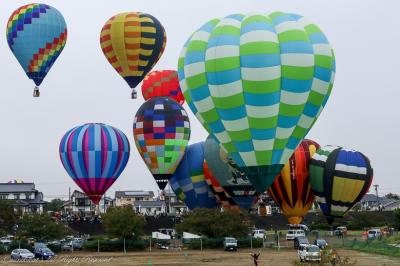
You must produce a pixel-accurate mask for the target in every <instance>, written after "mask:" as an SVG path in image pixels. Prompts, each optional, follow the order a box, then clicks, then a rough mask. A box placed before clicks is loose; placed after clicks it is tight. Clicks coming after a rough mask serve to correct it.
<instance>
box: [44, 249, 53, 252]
mask: <svg viewBox="0 0 400 266" xmlns="http://www.w3.org/2000/svg"><path fill="white" fill-rule="evenodd" d="M42 251H43V252H51V250H50V249H49V248H43V249H42Z"/></svg>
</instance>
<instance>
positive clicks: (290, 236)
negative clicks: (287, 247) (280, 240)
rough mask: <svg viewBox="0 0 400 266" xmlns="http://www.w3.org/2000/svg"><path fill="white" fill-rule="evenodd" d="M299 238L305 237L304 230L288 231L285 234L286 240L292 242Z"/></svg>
mask: <svg viewBox="0 0 400 266" xmlns="http://www.w3.org/2000/svg"><path fill="white" fill-rule="evenodd" d="M299 236H306V233H305V232H304V230H289V231H288V232H287V234H286V240H294V239H295V238H296V237H299Z"/></svg>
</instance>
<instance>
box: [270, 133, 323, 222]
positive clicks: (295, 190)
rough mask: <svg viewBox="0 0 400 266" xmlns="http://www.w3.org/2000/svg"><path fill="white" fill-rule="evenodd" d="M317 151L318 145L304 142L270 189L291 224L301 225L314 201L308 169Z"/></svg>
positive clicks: (307, 141) (310, 141)
mask: <svg viewBox="0 0 400 266" xmlns="http://www.w3.org/2000/svg"><path fill="white" fill-rule="evenodd" d="M317 149H319V145H318V143H316V142H314V141H312V140H307V139H305V140H303V141H302V142H301V143H300V145H299V146H298V147H297V149H296V150H295V151H294V153H293V155H292V156H291V157H290V159H289V161H288V162H287V163H286V164H285V166H284V167H283V169H282V171H281V173H280V174H279V175H278V176H277V177H276V178H275V180H274V182H273V183H272V185H271V187H270V188H269V189H268V194H269V195H270V196H271V197H272V199H273V200H274V201H275V203H276V205H278V206H279V207H280V209H281V210H282V212H283V214H284V215H285V216H286V217H287V218H288V220H289V223H290V224H299V223H301V221H302V220H303V217H304V216H305V215H306V214H307V212H308V210H309V209H310V208H311V206H312V203H313V201H314V194H313V193H312V191H311V186H310V181H309V172H308V167H309V163H310V160H311V157H312V156H313V155H314V153H315V152H316V151H317Z"/></svg>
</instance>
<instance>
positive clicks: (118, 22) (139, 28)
mask: <svg viewBox="0 0 400 266" xmlns="http://www.w3.org/2000/svg"><path fill="white" fill-rule="evenodd" d="M100 44H101V48H102V50H103V53H104V55H105V56H106V58H107V60H108V62H110V64H111V65H112V66H113V68H114V69H115V70H116V71H117V72H118V74H120V75H121V77H123V78H124V79H125V81H126V82H127V83H128V84H129V86H130V87H131V88H132V89H134V88H135V87H136V86H137V85H138V84H139V83H140V82H141V81H142V80H143V78H144V77H145V76H146V74H147V73H149V72H150V70H151V69H152V68H153V67H154V65H155V64H156V63H157V61H158V60H159V59H160V57H161V55H162V53H163V52H164V49H165V44H166V34H165V30H164V27H163V26H162V25H161V23H160V22H159V21H158V20H157V19H156V18H155V17H153V16H151V15H149V14H145V13H140V12H128V13H121V14H118V15H116V16H114V17H112V18H110V19H109V20H108V21H107V23H106V24H105V25H104V27H103V29H102V30H101V35H100Z"/></svg>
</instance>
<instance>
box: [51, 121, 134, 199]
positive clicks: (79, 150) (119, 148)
mask: <svg viewBox="0 0 400 266" xmlns="http://www.w3.org/2000/svg"><path fill="white" fill-rule="evenodd" d="M129 150H130V148H129V141H128V139H127V137H126V136H125V134H124V133H123V132H122V131H120V130H119V129H117V128H114V127H112V126H108V125H106V124H98V123H91V124H84V125H82V126H78V127H75V128H73V129H71V130H70V131H68V132H67V133H66V134H65V135H64V137H63V138H62V139H61V142H60V148H59V152H60V158H61V162H62V164H63V166H64V168H65V170H66V171H67V172H68V174H69V176H70V177H71V178H72V179H73V180H74V181H75V183H76V184H77V185H78V186H79V187H80V188H81V189H82V190H83V191H84V192H85V193H86V195H87V196H88V197H89V198H90V199H91V200H92V201H93V203H94V204H98V203H99V201H100V199H101V197H102V196H103V194H104V193H105V192H106V191H107V190H108V189H109V188H110V187H111V185H112V184H113V183H114V182H115V180H117V178H118V177H119V176H120V174H121V173H122V171H123V170H124V169H125V166H126V164H127V162H128V160H129Z"/></svg>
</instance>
